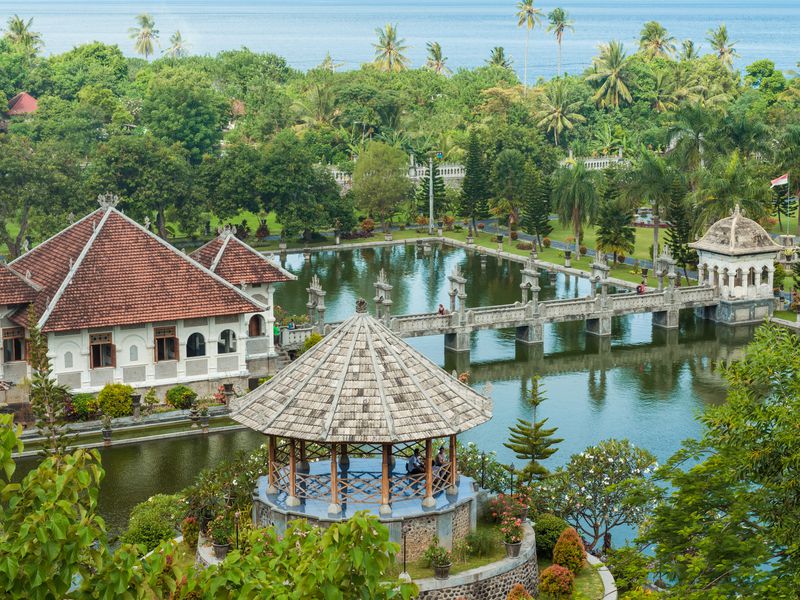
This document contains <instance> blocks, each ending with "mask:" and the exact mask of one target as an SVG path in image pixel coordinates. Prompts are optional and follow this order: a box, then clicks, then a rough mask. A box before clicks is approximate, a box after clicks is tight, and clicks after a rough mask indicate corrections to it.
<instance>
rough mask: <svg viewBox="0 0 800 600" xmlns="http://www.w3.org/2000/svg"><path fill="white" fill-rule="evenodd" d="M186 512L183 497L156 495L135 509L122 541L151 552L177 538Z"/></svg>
mask: <svg viewBox="0 0 800 600" xmlns="http://www.w3.org/2000/svg"><path fill="white" fill-rule="evenodd" d="M185 510H186V507H185V503H184V501H183V498H182V497H181V496H179V495H176V494H173V495H168V494H156V495H155V496H152V497H151V498H148V499H147V500H146V501H145V502H142V503H141V504H137V505H136V506H135V507H134V508H133V510H132V511H131V516H130V519H129V521H128V529H127V530H126V531H125V533H124V534H123V535H122V541H123V542H125V543H126V544H140V545H142V546H144V549H145V550H146V551H148V552H149V551H150V550H153V549H154V548H155V547H156V546H158V545H159V544H160V543H161V542H163V541H166V540H169V539H172V538H173V537H175V535H176V532H177V529H178V523H179V521H180V518H181V516H182V515H183V512H184V511H185Z"/></svg>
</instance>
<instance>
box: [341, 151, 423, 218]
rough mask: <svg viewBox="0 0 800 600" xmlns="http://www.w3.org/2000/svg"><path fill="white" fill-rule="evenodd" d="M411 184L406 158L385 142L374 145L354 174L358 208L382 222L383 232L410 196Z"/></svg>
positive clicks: (364, 154)
mask: <svg viewBox="0 0 800 600" xmlns="http://www.w3.org/2000/svg"><path fill="white" fill-rule="evenodd" d="M410 188H411V182H410V180H409V179H408V171H407V169H406V155H405V153H404V152H403V151H402V150H398V149H397V148H392V147H391V146H389V145H387V144H384V143H383V142H371V143H370V144H369V145H368V146H367V149H366V151H365V152H364V153H363V154H362V155H361V156H360V157H359V158H358V162H357V163H356V168H355V170H354V171H353V193H354V194H355V197H356V202H357V203H358V205H359V206H360V207H361V208H362V209H364V210H367V211H369V212H370V213H371V214H373V215H375V216H376V217H377V218H378V219H380V221H381V224H382V225H383V230H384V231H388V230H389V224H388V221H389V219H391V217H392V215H394V213H395V212H397V210H398V209H399V208H400V205H401V204H402V203H403V201H404V200H405V199H406V198H407V197H408V195H409V192H410Z"/></svg>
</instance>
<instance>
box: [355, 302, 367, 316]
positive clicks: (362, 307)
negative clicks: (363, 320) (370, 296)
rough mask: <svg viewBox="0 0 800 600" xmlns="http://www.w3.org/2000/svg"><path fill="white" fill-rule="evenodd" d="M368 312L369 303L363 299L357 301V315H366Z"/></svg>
mask: <svg viewBox="0 0 800 600" xmlns="http://www.w3.org/2000/svg"><path fill="white" fill-rule="evenodd" d="M365 312H367V301H366V300H364V299H363V298H359V299H358V300H356V313H365Z"/></svg>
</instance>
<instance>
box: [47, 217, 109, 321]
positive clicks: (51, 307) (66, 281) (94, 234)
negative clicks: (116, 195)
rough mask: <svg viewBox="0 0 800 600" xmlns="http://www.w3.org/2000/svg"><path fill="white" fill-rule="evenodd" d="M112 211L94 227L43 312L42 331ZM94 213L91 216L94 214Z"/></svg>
mask: <svg viewBox="0 0 800 600" xmlns="http://www.w3.org/2000/svg"><path fill="white" fill-rule="evenodd" d="M99 210H103V209H99ZM112 210H113V209H108V210H105V212H104V214H103V216H102V217H101V218H100V223H99V224H98V225H97V226H95V227H94V230H93V231H92V235H91V236H89V239H88V240H86V244H85V245H84V246H83V249H82V250H81V252H80V254H78V258H77V259H76V260H75V262H74V263H73V264H72V266H71V267H70V268H69V271H67V275H66V276H65V277H64V280H63V281H62V282H61V285H60V286H59V287H58V290H57V291H56V293H55V295H54V296H53V298H52V300H50V302H49V303H48V304H47V308H45V309H44V312H42V316H41V317H39V321H38V322H37V326H38V327H39V328H40V329H41V328H42V327H44V324H45V323H47V319H49V318H50V315H51V314H52V313H53V311H54V310H55V307H56V305H57V304H58V301H59V300H61V296H63V295H64V291H65V290H66V289H67V286H68V285H69V283H70V281H72V278H73V277H75V273H76V272H77V271H78V267H80V265H81V263H82V262H83V259H84V258H86V255H87V254H89V249H90V248H91V247H92V244H94V241H95V240H96V239H97V236H98V235H100V232H101V231H102V229H103V227H104V226H105V224H106V222H107V221H108V218H109V216H110V215H111V211H112ZM94 212H97V211H94ZM94 212H93V213H91V214H94ZM87 216H88V215H87Z"/></svg>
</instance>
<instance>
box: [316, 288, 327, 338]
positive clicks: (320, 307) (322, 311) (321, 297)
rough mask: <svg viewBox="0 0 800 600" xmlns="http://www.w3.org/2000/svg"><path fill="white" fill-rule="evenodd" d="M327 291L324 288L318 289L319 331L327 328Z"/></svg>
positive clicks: (321, 331)
mask: <svg viewBox="0 0 800 600" xmlns="http://www.w3.org/2000/svg"><path fill="white" fill-rule="evenodd" d="M326 293H327V292H325V291H324V290H323V289H322V288H319V290H317V332H318V333H320V334H321V333H323V331H324V330H325V294H326Z"/></svg>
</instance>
